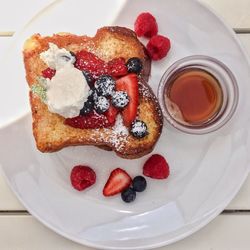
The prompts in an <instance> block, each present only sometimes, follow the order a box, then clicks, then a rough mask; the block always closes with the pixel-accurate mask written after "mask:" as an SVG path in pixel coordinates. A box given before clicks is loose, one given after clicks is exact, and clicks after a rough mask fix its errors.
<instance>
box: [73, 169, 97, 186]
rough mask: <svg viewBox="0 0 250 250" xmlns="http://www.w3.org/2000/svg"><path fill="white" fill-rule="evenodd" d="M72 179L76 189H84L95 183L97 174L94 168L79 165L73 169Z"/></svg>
mask: <svg viewBox="0 0 250 250" xmlns="http://www.w3.org/2000/svg"><path fill="white" fill-rule="evenodd" d="M70 180H71V184H72V186H73V187H74V188H75V189H76V190H78V191H82V190H84V189H85V188H88V187H90V186H92V185H93V184H94V183H95V181H96V174H95V172H94V170H93V169H92V168H90V167H87V166H81V165H79V166H75V167H74V168H73V169H72V171H71V174H70Z"/></svg>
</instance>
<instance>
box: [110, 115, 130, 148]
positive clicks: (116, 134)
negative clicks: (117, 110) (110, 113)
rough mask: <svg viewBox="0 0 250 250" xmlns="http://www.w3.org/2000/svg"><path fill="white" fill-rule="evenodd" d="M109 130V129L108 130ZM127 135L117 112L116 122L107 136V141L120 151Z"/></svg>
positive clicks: (127, 132)
mask: <svg viewBox="0 0 250 250" xmlns="http://www.w3.org/2000/svg"><path fill="white" fill-rule="evenodd" d="M109 132H110V131H109ZM128 135H129V131H128V129H127V128H126V127H125V126H124V124H123V120H122V116H121V115H120V114H119V115H118V116H117V117H116V122H115V125H114V127H113V128H112V131H111V135H110V136H109V143H110V144H111V145H112V146H113V147H115V149H116V150H117V151H121V150H122V149H123V148H124V147H125V145H126V142H127V137H128Z"/></svg>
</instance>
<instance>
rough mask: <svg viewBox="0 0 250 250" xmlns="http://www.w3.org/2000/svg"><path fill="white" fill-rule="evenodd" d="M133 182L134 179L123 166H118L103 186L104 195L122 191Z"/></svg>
mask: <svg viewBox="0 0 250 250" xmlns="http://www.w3.org/2000/svg"><path fill="white" fill-rule="evenodd" d="M131 183H132V179H131V177H130V176H129V175H128V173H127V172H126V171H124V170H123V169H121V168H116V169H114V170H113V171H112V172H111V174H110V176H109V178H108V180H107V182H106V184H105V186H104V188H103V195H104V196H113V195H115V194H118V193H121V192H122V191H123V190H125V189H127V188H128V187H129V186H130V185H131Z"/></svg>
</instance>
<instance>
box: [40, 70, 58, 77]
mask: <svg viewBox="0 0 250 250" xmlns="http://www.w3.org/2000/svg"><path fill="white" fill-rule="evenodd" d="M55 74H56V70H55V69H51V68H47V69H45V70H43V71H42V75H43V77H45V78H49V79H51V78H52V77H53V76H54V75H55Z"/></svg>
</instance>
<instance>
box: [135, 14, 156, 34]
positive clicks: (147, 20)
mask: <svg viewBox="0 0 250 250" xmlns="http://www.w3.org/2000/svg"><path fill="white" fill-rule="evenodd" d="M134 28H135V33H136V34H137V36H139V37H141V36H145V37H148V38H150V37H152V36H154V35H156V34H157V32H158V25H157V22H156V20H155V18H154V16H152V15H151V14H150V13H148V12H145V13H141V14H140V15H139V16H138V17H137V19H136V21H135V24H134Z"/></svg>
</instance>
